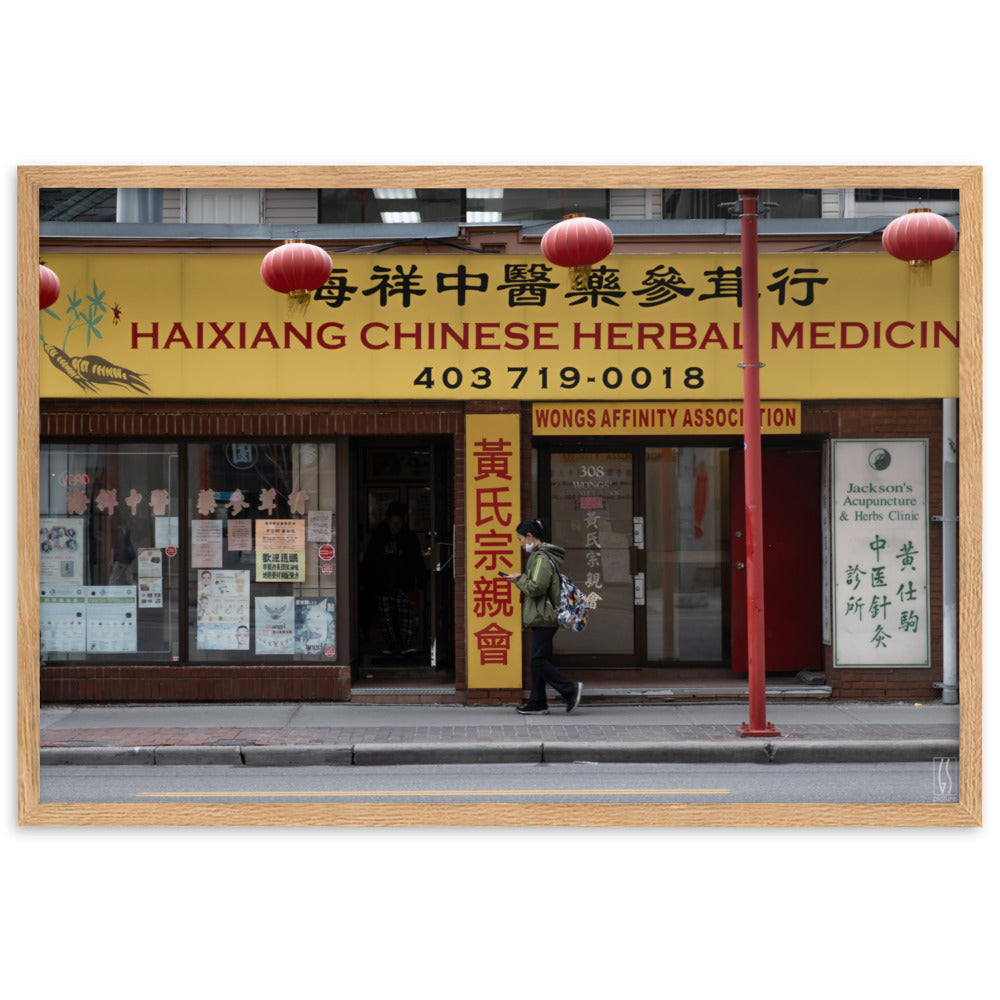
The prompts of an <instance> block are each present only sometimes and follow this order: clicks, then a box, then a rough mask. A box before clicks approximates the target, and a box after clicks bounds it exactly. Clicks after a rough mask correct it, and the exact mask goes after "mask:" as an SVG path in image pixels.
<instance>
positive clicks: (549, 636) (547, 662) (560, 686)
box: [528, 628, 576, 707]
mask: <svg viewBox="0 0 1000 1000" xmlns="http://www.w3.org/2000/svg"><path fill="white" fill-rule="evenodd" d="M555 634H556V630H555V629H554V628H533V629H532V630H531V695H530V696H529V698H528V704H529V705H533V706H535V705H536V706H539V707H541V706H542V705H546V704H548V699H547V698H546V697H545V685H546V684H550V685H551V686H552V687H553V688H555V689H556V691H558V692H559V694H560V695H562V697H563V698H564V699H565V700H566V701H569V699H570V698H572V697H573V695H574V694H575V693H576V684H574V683H573V681H571V680H569V679H567V678H566V677H564V676H563V675H562V674H561V673H560V672H559V671H558V670H557V669H556V668H555V665H554V664H553V663H552V660H551V659H550V657H551V656H552V640H553V639H554V638H555Z"/></svg>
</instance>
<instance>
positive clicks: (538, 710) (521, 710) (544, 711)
mask: <svg viewBox="0 0 1000 1000" xmlns="http://www.w3.org/2000/svg"><path fill="white" fill-rule="evenodd" d="M517 714H518V715H548V714H549V708H548V705H532V704H531V703H530V702H527V701H526V702H525V703H524V704H523V705H518V706H517Z"/></svg>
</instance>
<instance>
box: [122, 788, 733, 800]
mask: <svg viewBox="0 0 1000 1000" xmlns="http://www.w3.org/2000/svg"><path fill="white" fill-rule="evenodd" d="M728 794H729V789H728V788H542V789H538V790H537V791H535V790H531V789H523V788H510V789H504V788H498V789H494V790H492V791H491V790H487V789H469V790H467V791H461V790H459V789H444V790H435V789H424V790H422V791H414V792H407V791H393V790H388V791H381V792H380V791H376V790H373V789H359V790H357V791H353V792H349V791H335V792H330V791H322V790H316V791H314V792H308V791H305V792H301V791H294V790H289V791H282V792H229V791H225V792H136V793H135V795H136V798H153V799H194V798H202V799H215V798H255V799H257V798H293V797H294V798H379V797H386V798H389V797H393V796H395V797H405V798H414V797H417V796H432V797H438V798H442V797H446V796H451V797H461V796H463V795H468V796H486V795H498V796H499V795H504V796H511V795H524V796H531V795H534V796H545V795H728Z"/></svg>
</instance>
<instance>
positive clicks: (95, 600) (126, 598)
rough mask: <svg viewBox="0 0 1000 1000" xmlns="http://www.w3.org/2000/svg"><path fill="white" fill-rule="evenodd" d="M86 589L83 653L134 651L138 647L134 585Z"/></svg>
mask: <svg viewBox="0 0 1000 1000" xmlns="http://www.w3.org/2000/svg"><path fill="white" fill-rule="evenodd" d="M86 591H87V652H88V653H134V652H135V651H136V650H137V649H138V645H137V638H138V629H137V627H136V590H135V585H134V584H133V585H129V586H121V587H88V588H86Z"/></svg>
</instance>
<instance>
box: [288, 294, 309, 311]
mask: <svg viewBox="0 0 1000 1000" xmlns="http://www.w3.org/2000/svg"><path fill="white" fill-rule="evenodd" d="M312 297H313V293H312V292H311V291H309V290H308V289H299V290H297V291H294V292H289V293H288V312H289V314H290V315H292V316H304V315H305V313H306V310H307V309H308V308H309V303H310V302H311V301H312Z"/></svg>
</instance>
